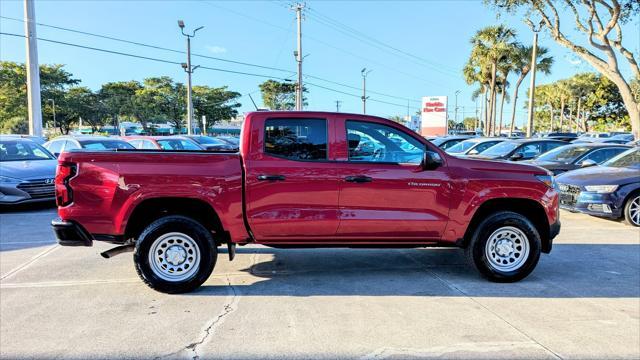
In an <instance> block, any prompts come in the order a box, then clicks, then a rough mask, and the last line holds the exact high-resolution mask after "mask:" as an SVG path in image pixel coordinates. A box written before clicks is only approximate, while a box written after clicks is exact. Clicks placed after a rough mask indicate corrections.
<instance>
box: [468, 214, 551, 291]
mask: <svg viewBox="0 0 640 360" xmlns="http://www.w3.org/2000/svg"><path fill="white" fill-rule="evenodd" d="M540 249H541V240H540V234H539V233H538V231H537V230H536V227H535V226H534V225H533V223H531V221H529V219H527V218H526V217H524V216H522V215H520V214H518V213H514V212H510V211H501V212H498V213H495V214H492V215H490V216H488V217H487V218H486V219H484V220H483V221H482V222H481V223H480V225H478V228H477V229H476V230H475V232H474V234H473V237H472V238H471V241H470V243H469V244H468V246H467V248H466V249H465V254H466V256H467V259H468V261H469V263H470V264H471V265H473V266H474V267H475V268H476V269H477V270H478V271H479V272H480V274H481V275H482V276H484V277H485V278H487V279H489V280H491V281H495V282H514V281H518V280H521V279H523V278H525V277H526V276H527V275H529V274H530V273H531V272H532V271H533V269H534V268H535V267H536V265H537V264H538V260H539V258H540Z"/></svg>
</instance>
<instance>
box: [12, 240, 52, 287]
mask: <svg viewBox="0 0 640 360" xmlns="http://www.w3.org/2000/svg"><path fill="white" fill-rule="evenodd" d="M59 247H60V246H58V244H55V245H53V246H52V247H50V248H48V249H46V250H45V251H43V252H41V253H39V254H38V255H36V256H34V257H33V258H31V260H29V261H27V262H26V263H24V264H22V265H20V266H18V267H16V268H15V269H13V270H11V271H9V272H8V273H6V274H4V275H3V276H2V277H0V280H4V279H6V278H8V277H9V276H12V275H15V274H17V273H19V272H20V271H22V270H24V269H26V268H28V267H29V266H31V265H32V264H33V263H35V262H36V261H38V260H39V259H41V258H43V257H45V256H47V255H49V254H51V253H52V252H53V251H54V250H56V249H57V248H59Z"/></svg>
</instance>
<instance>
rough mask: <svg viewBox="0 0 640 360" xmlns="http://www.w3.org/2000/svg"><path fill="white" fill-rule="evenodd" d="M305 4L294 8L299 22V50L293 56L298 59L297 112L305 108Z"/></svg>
mask: <svg viewBox="0 0 640 360" xmlns="http://www.w3.org/2000/svg"><path fill="white" fill-rule="evenodd" d="M304 6H305V5H304V4H303V3H297V4H295V5H294V6H293V9H294V10H295V11H296V20H297V22H298V50H296V51H294V52H293V55H294V56H295V58H296V62H297V63H298V83H297V84H296V110H297V111H302V107H303V103H304V101H303V98H302V90H303V89H304V87H303V85H302V60H303V58H304V57H303V56H302V9H304Z"/></svg>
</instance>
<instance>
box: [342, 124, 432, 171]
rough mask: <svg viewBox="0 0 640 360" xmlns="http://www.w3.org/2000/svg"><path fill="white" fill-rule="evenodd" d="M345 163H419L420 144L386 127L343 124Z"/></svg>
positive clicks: (420, 158)
mask: <svg viewBox="0 0 640 360" xmlns="http://www.w3.org/2000/svg"><path fill="white" fill-rule="evenodd" d="M347 141H348V143H349V161H358V162H390V163H410V164H420V162H422V158H423V155H424V148H425V147H424V145H423V144H422V143H421V142H420V141H418V140H416V139H414V138H413V137H411V136H409V135H407V134H405V133H404V132H402V131H400V130H397V129H395V128H392V127H390V126H386V125H382V124H377V123H370V122H363V121H347Z"/></svg>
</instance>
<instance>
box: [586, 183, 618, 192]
mask: <svg viewBox="0 0 640 360" xmlns="http://www.w3.org/2000/svg"><path fill="white" fill-rule="evenodd" d="M584 188H585V189H586V190H587V191H592V192H595V193H598V194H609V193H612V192H614V191H616V190H617V189H618V185H587V186H585V187H584Z"/></svg>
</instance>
